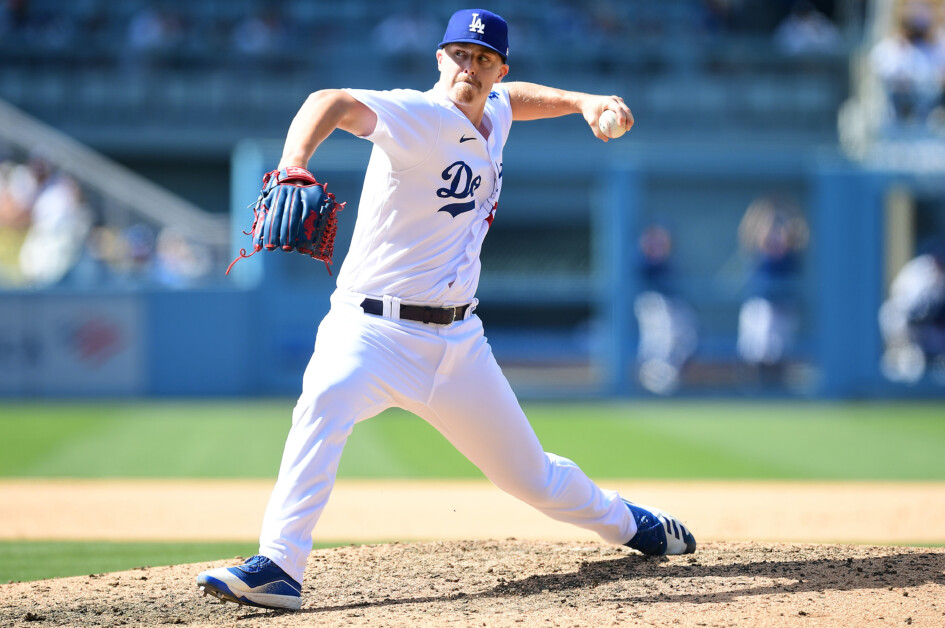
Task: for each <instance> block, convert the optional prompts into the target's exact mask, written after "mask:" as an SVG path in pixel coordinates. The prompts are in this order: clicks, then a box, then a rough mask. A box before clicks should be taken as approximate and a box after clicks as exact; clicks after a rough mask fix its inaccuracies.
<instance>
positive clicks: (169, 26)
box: [124, 6, 184, 69]
mask: <svg viewBox="0 0 945 628" xmlns="http://www.w3.org/2000/svg"><path fill="white" fill-rule="evenodd" d="M183 31H184V25H183V21H182V20H181V18H180V16H178V15H177V14H176V13H174V12H172V11H170V10H167V9H163V8H155V7H149V6H145V7H144V8H142V9H141V10H139V11H138V12H137V13H135V14H134V15H133V16H132V17H131V20H130V21H129V22H128V32H127V40H128V54H127V55H125V56H124V60H125V61H127V62H129V63H131V64H132V68H133V69H134V68H137V67H139V66H140V65H141V64H143V65H144V67H148V66H151V65H153V64H156V63H159V62H160V61H161V57H162V56H163V55H165V54H167V53H169V52H172V51H173V50H174V48H175V47H176V46H177V45H178V44H179V43H180V41H181V39H182V38H183Z"/></svg>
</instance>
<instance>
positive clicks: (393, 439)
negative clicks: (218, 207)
mask: <svg viewBox="0 0 945 628" xmlns="http://www.w3.org/2000/svg"><path fill="white" fill-rule="evenodd" d="M292 404H293V402H292V400H283V399H279V400H267V401H242V400H239V401H220V402H216V401H184V402H153V401H141V402H121V403H92V402H88V403H86V402H81V403H79V402H76V403H71V402H70V403H67V402H62V403H33V404H11V403H0V434H2V435H3V437H2V438H0V479H2V478H4V477H6V478H41V477H48V478H106V477H122V478H136V477H140V478H274V477H275V474H276V471H277V469H278V464H279V459H280V456H281V452H282V446H283V443H284V439H285V435H286V433H287V431H288V428H289V421H290V419H289V417H290V414H291V408H292ZM524 407H525V411H526V413H527V414H528V415H529V418H530V420H531V421H532V424H533V425H534V427H535V431H536V432H537V433H538V436H539V438H540V439H541V441H542V444H543V445H544V446H545V449H546V450H548V451H553V452H555V453H558V454H560V455H563V456H566V457H569V458H571V459H572V460H574V461H575V462H577V463H578V464H579V465H580V466H581V467H582V468H583V469H584V470H585V471H586V472H587V473H588V474H589V475H591V476H592V477H595V478H647V479H657V478H659V479H687V478H700V479H713V478H718V479H759V480H764V479H777V480H917V481H919V480H945V456H943V455H942V452H943V451H945V404H941V403H938V404H936V403H923V404H892V403H890V404H815V403H734V402H733V403H726V402H706V401H698V402H696V401H693V402H655V403H634V402H621V403H530V404H526V405H525V406H524ZM339 476H341V477H349V478H354V477H357V478H374V477H386V478H437V477H438V478H475V477H481V475H480V473H479V471H478V470H477V469H476V468H475V467H473V466H472V465H471V464H469V463H468V462H467V461H466V460H465V459H464V458H462V457H461V456H460V455H459V454H457V453H456V452H455V451H454V450H453V449H452V447H451V446H450V445H449V444H448V443H447V442H446V441H445V439H443V438H442V437H441V436H440V435H439V434H438V433H437V432H436V431H434V430H433V429H432V428H430V427H429V426H428V425H427V424H426V423H424V422H423V421H421V420H420V419H417V418H416V417H414V416H412V415H410V414H407V413H405V412H400V411H388V412H385V413H384V414H383V415H381V416H379V417H377V418H376V419H373V420H371V421H368V422H365V423H363V424H360V425H359V426H357V427H356V428H355V431H354V433H353V434H352V436H351V438H350V439H349V442H348V446H347V448H346V450H345V456H344V458H343V460H342V463H341V468H340V471H339ZM0 512H2V511H0ZM0 516H2V514H0ZM252 550H253V548H246V547H242V546H234V545H233V544H223V545H219V544H181V543H177V544H162V543H147V544H142V543H59V542H44V543H20V542H0V582H6V581H8V580H24V579H35V578H43V577H58V576H64V575H81V574H89V573H93V572H103V571H112V570H116V569H129V568H132V567H136V566H141V565H164V564H174V563H180V562H197V561H202V560H212V559H219V558H227V557H230V556H234V555H237V554H240V555H245V554H246V553H247V552H252Z"/></svg>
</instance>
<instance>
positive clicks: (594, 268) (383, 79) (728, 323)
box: [0, 0, 945, 399]
mask: <svg viewBox="0 0 945 628" xmlns="http://www.w3.org/2000/svg"><path fill="white" fill-rule="evenodd" d="M460 4H461V3H458V2H441V3H425V2H418V1H405V0H388V1H387V2H383V3H380V2H376V1H371V0H348V1H346V2H328V1H325V0H284V1H282V2H270V1H267V0H196V1H194V0H191V1H188V2H184V1H183V0H163V1H160V0H155V1H151V2H146V1H142V0H123V1H121V2H110V1H107V0H68V1H66V0H5V1H4V2H3V3H2V4H0V397H6V398H9V399H37V398H45V399H50V398H73V397H82V396H88V397H134V398H136V397H186V396H194V397H200V396H214V397H220V396H238V397H253V396H270V395H274V396H280V395H287V396H294V395H295V394H296V393H297V391H298V389H299V387H300V384H301V374H302V371H303V369H304V366H305V363H306V362H307V359H308V357H309V355H310V352H311V346H312V343H313V339H314V331H315V326H316V324H317V322H318V321H319V320H320V318H321V316H322V315H323V313H324V312H325V311H326V310H327V306H328V294H329V293H330V291H331V290H332V288H333V285H334V282H333V279H332V278H331V277H329V276H328V275H327V273H326V272H325V270H324V268H323V267H322V265H321V264H319V263H314V262H312V260H309V259H307V258H302V257H301V256H294V255H281V254H268V255H261V256H256V257H254V258H253V259H252V260H249V261H244V262H241V263H240V264H237V265H236V267H235V268H234V271H233V272H232V273H231V274H230V276H228V277H226V276H224V274H223V271H224V270H225V268H226V265H227V264H228V263H229V261H230V260H231V259H232V258H234V257H236V255H237V253H238V251H239V249H240V247H245V246H246V244H247V238H245V236H242V235H241V234H240V230H241V229H243V228H246V227H247V226H248V225H249V224H250V222H251V212H250V210H248V209H247V208H246V206H247V204H248V203H250V202H252V201H253V200H254V199H255V197H256V194H257V191H258V187H259V183H260V178H261V175H262V173H263V172H265V171H266V170H269V169H271V168H272V167H274V165H275V164H276V162H277V160H278V156H279V153H280V150H281V141H282V139H283V137H284V134H285V131H286V129H287V128H288V125H289V122H290V121H291V118H292V116H293V115H294V113H295V111H296V110H297V108H298V107H299V106H300V104H301V103H302V101H303V100H304V98H305V97H306V95H307V94H308V93H310V92H312V91H314V90H317V89H320V88H325V87H343V86H353V87H367V88H377V89H386V88H394V87H410V88H418V89H426V88H428V87H429V86H431V85H432V84H433V82H434V80H435V66H434V61H433V50H434V49H435V46H436V43H437V42H438V41H439V38H440V36H441V31H442V28H443V24H445V22H446V19H447V18H448V16H449V15H450V14H451V13H452V12H453V11H454V10H456V9H458V8H461V6H460ZM489 8H491V9H493V10H495V11H496V12H498V13H500V14H503V15H504V16H506V17H507V18H508V19H509V21H510V23H511V26H512V31H511V43H512V51H511V58H510V61H511V68H512V71H511V75H510V77H509V78H510V79H511V80H516V79H520V80H527V81H535V82H542V83H548V84H552V85H555V86H559V87H563V88H567V89H575V90H582V91H589V92H596V93H615V94H619V95H622V96H623V97H624V98H625V100H626V101H627V102H628V104H629V105H630V107H631V109H632V110H633V111H634V114H635V116H636V119H637V124H636V126H635V127H634V129H633V131H632V133H631V134H630V135H628V136H626V138H624V139H621V140H618V141H614V142H610V143H608V144H606V145H604V144H601V143H599V142H598V141H597V140H595V139H594V138H593V137H591V136H590V134H589V133H588V132H587V129H586V128H585V127H584V125H583V122H582V121H581V120H580V119H578V118H576V117H572V118H569V119H565V120H554V121H547V122H532V123H521V124H518V125H517V126H516V127H515V128H514V129H513V132H512V135H511V138H510V141H509V144H508V147H507V150H506V154H505V159H506V161H505V164H504V170H505V173H506V174H507V175H508V176H507V177H506V185H505V189H504V192H503V198H502V203H501V209H500V212H499V215H498V220H497V222H496V223H495V227H494V228H493V231H492V233H490V235H489V238H487V240H486V243H485V247H484V248H485V250H484V253H483V278H482V283H481V288H480V294H479V296H480V299H481V300H482V305H481V308H480V315H481V316H482V318H483V319H484V321H485V323H486V329H487V331H488V332H489V337H490V340H491V341H492V343H493V347H494V350H495V353H496V356H497V358H498V359H499V361H500V362H501V363H502V365H503V367H504V368H505V369H506V372H507V374H508V375H509V377H510V379H511V381H512V383H513V386H515V388H516V389H517V391H518V392H519V393H520V394H521V395H523V396H525V397H531V398H546V399H547V398H555V397H606V398H611V397H624V398H635V397H652V396H668V395H674V396H678V397H704V396H725V397H752V398H769V397H777V398H801V399H807V398H823V399H864V398H866V399H872V398H891V399H896V398H912V397H925V398H939V397H941V396H942V395H943V394H945V360H943V355H945V343H943V342H942V336H943V332H942V329H943V326H945V323H943V319H945V279H942V271H941V263H940V264H939V266H938V267H937V268H938V270H937V273H938V274H937V275H936V267H935V266H934V265H931V266H929V265H926V266H925V267H923V268H925V272H924V274H923V273H922V272H920V273H919V276H918V277H917V278H914V279H913V280H912V281H911V282H905V283H908V286H907V287H906V288H907V289H905V292H906V293H907V294H906V296H909V295H911V297H913V299H912V301H910V302H909V303H908V304H907V305H903V304H902V303H901V302H902V300H903V299H906V296H903V297H902V299H899V297H898V296H897V295H896V294H894V293H895V292H896V291H895V290H894V289H893V286H894V279H895V278H896V277H897V275H898V274H900V271H902V269H904V268H905V267H907V264H909V263H910V260H915V259H916V258H917V257H919V256H922V255H924V254H927V253H931V252H934V251H935V241H936V238H942V237H943V236H945V176H943V175H945V134H943V133H942V129H943V120H945V115H943V112H945V109H942V107H941V102H940V99H941V85H942V77H945V70H943V69H942V68H945V52H942V50H939V49H938V48H935V50H932V48H933V38H934V37H938V33H939V29H940V28H941V27H942V26H943V25H945V23H943V21H942V17H943V8H945V3H943V2H940V1H938V0H936V1H935V2H931V3H929V4H927V5H923V6H922V7H918V6H917V5H916V3H914V2H909V3H906V2H904V1H900V0H820V1H814V2H812V3H798V2H794V1H793V0H791V1H787V0H662V1H660V2H651V1H646V0H592V1H586V0H582V1H580V2H578V1H576V0H575V1H566V0H556V1H551V2H545V3H525V2H513V1H512V0H493V2H491V3H489ZM903 24H906V25H907V26H909V27H910V28H913V29H915V28H918V27H919V26H923V25H924V26H925V27H926V30H925V31H924V33H925V34H924V37H925V39H926V41H923V42H920V43H921V44H922V46H923V47H924V48H923V52H922V53H921V55H919V56H920V57H921V59H920V60H919V61H916V63H920V62H921V63H925V64H926V65H929V67H931V65H930V64H932V62H933V61H934V60H937V59H938V56H937V55H941V59H942V60H943V63H942V66H941V67H939V68H936V69H935V71H936V72H941V73H940V74H935V73H932V74H929V73H928V72H927V74H929V76H930V77H931V78H929V76H927V77H926V80H925V81H924V82H922V83H920V84H915V85H911V88H912V89H913V90H914V92H915V93H914V94H911V96H910V94H908V93H905V91H904V88H903V89H899V88H901V87H903V85H904V83H903V81H899V82H897V83H888V82H885V81H884V75H883V73H882V68H881V64H880V63H879V61H878V59H877V57H878V55H877V54H876V53H874V50H876V49H877V46H878V45H880V44H881V42H883V41H884V40H886V39H887V38H890V37H895V36H897V33H898V31H899V29H900V26H901V25H903ZM912 41H913V43H916V40H915V38H913V40H912ZM935 45H936V46H937V44H935ZM923 69H928V68H926V66H923ZM904 74H905V73H904ZM890 86H893V91H890ZM906 87H910V86H909V85H906ZM910 98H911V99H910ZM904 102H905V104H903V103H904ZM342 135H343V134H341V133H339V134H336V135H334V136H332V138H330V139H329V140H328V142H326V144H325V145H324V146H323V147H322V148H321V149H320V150H319V152H318V153H317V155H316V157H315V159H314V160H313V163H312V168H313V170H314V171H315V172H316V174H317V175H318V176H319V178H324V179H327V180H328V181H329V182H330V184H331V187H332V190H333V191H334V192H335V193H336V195H337V196H338V197H339V198H340V199H341V200H346V201H348V209H347V210H346V211H345V213H343V214H342V220H341V222H342V231H341V234H340V241H339V244H338V247H337V251H336V268H337V264H338V263H339V262H340V260H341V259H343V256H344V253H345V251H346V248H347V238H350V234H351V230H352V228H353V224H354V220H355V216H354V214H355V208H356V207H357V201H358V196H359V193H360V182H361V177H362V175H363V169H364V166H365V164H366V159H367V155H368V152H369V149H370V145H369V144H368V143H367V142H364V141H360V140H356V139H354V138H351V137H349V136H342ZM924 259H926V260H928V259H931V258H924ZM920 270H921V269H920ZM924 278H925V279H927V278H931V282H930V283H929V285H928V286H924V285H922V284H921V280H923V279H924ZM936 282H937V283H936ZM910 286H911V288H910ZM891 296H894V297H895V298H892V299H890V297H891ZM887 301H888V303H887ZM884 303H886V305H885V306H884ZM881 308H884V309H883V311H884V314H883V316H880V311H881ZM897 308H898V309H897ZM881 321H883V324H881ZM258 330H265V332H264V333H261V334H260V333H255V332H257V331H258ZM250 339H252V340H253V342H252V344H250Z"/></svg>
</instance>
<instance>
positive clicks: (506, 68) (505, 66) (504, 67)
mask: <svg viewBox="0 0 945 628" xmlns="http://www.w3.org/2000/svg"><path fill="white" fill-rule="evenodd" d="M508 73H509V65H508V64H507V63H503V64H502V67H501V68H499V78H497V79H496V80H495V82H496V83H501V82H502V79H503V78H505V77H506V75H508Z"/></svg>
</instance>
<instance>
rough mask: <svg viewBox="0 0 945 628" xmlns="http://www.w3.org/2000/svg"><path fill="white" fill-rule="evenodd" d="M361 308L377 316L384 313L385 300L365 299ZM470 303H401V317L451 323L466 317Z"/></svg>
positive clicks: (418, 320)
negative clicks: (455, 304)
mask: <svg viewBox="0 0 945 628" xmlns="http://www.w3.org/2000/svg"><path fill="white" fill-rule="evenodd" d="M361 309H363V310H364V311H365V313H367V314H374V315H375V316H383V315H384V302H383V301H381V300H380V299H370V298H368V299H364V301H361ZM468 309H469V304H468V303H467V304H466V305H457V306H456V307H428V306H425V305H401V306H400V318H403V319H406V320H408V321H417V322H418V323H428V324H431V325H449V324H450V323H452V322H454V321H461V320H463V319H464V318H466V310H468Z"/></svg>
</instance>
